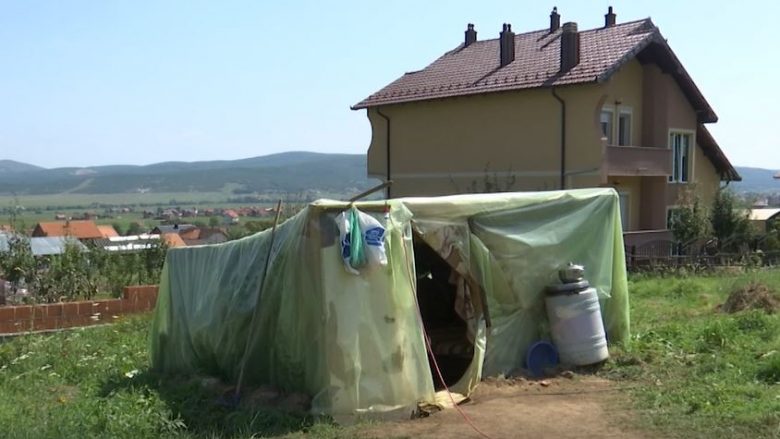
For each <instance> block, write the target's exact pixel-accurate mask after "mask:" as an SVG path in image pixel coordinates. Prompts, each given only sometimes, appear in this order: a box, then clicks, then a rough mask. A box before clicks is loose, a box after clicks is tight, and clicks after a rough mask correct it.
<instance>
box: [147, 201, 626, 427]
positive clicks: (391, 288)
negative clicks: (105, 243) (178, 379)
mask: <svg viewBox="0 0 780 439" xmlns="http://www.w3.org/2000/svg"><path fill="white" fill-rule="evenodd" d="M347 206H348V205H347V204H346V203H341V202H335V201H324V200H323V201H318V202H315V203H313V204H312V205H310V206H309V207H308V208H306V209H305V210H303V211H302V212H301V213H299V214H298V215H296V216H295V217H293V218H291V219H289V220H287V221H286V222H284V223H283V224H281V225H280V226H279V227H278V228H277V232H276V233H277V236H276V239H275V244H274V248H273V249H271V253H270V255H271V256H270V265H269V270H268V279H266V282H265V285H264V288H263V289H262V291H260V284H261V281H262V279H261V277H262V273H263V266H264V263H265V259H266V255H267V254H268V251H269V248H268V246H269V244H270V239H269V238H270V231H265V232H261V233H258V234H256V235H253V236H250V237H246V238H243V239H240V240H237V241H232V242H228V243H224V244H217V245H211V246H201V247H187V248H176V249H171V250H169V253H168V257H167V260H166V264H165V267H164V269H163V274H162V279H161V283H160V292H159V299H158V303H157V308H156V310H155V319H154V322H153V326H152V330H151V340H150V342H151V356H152V365H153V367H154V368H156V369H158V370H161V371H165V372H176V373H194V372H198V373H206V374H211V375H215V376H219V377H222V378H223V379H225V380H227V381H235V380H236V379H237V376H238V373H239V370H240V366H241V362H242V358H243V357H244V352H245V350H246V352H247V355H246V370H245V381H246V383H247V384H249V385H250V386H253V385H260V384H265V385H271V386H275V387H278V388H280V389H282V390H284V391H298V392H304V393H307V394H309V395H311V396H312V397H313V400H312V411H314V412H317V413H328V414H332V415H355V414H362V413H386V412H392V411H400V412H402V413H408V412H409V411H410V410H412V409H413V408H414V407H415V406H416V405H417V404H420V403H428V404H433V403H435V401H436V396H435V393H434V385H433V377H432V375H431V371H430V365H429V362H428V356H427V354H426V347H425V339H424V336H423V325H422V323H421V320H420V316H419V313H418V310H417V305H416V301H415V284H414V279H415V272H414V258H413V254H412V252H413V247H412V235H413V233H412V229H413V228H414V231H415V233H416V234H417V236H418V237H420V238H421V239H423V240H424V241H425V242H426V243H427V244H428V245H430V246H431V247H432V248H433V249H434V250H436V251H437V253H438V254H439V255H440V256H441V257H442V258H443V259H445V260H446V261H447V262H448V263H449V264H450V266H451V267H452V268H453V269H454V270H456V271H457V272H459V273H460V274H461V275H463V276H466V277H467V278H468V279H469V280H470V281H472V282H473V284H474V286H475V287H476V289H479V290H481V294H482V295H481V297H483V298H484V300H486V302H487V312H484V311H485V310H483V308H482V306H481V305H482V304H480V303H475V305H476V306H475V308H476V309H477V311H478V313H477V315H476V316H475V320H474V321H473V322H470V324H471V326H472V327H473V328H475V331H476V336H475V342H474V344H475V349H474V357H473V359H472V361H471V365H470V366H469V367H468V369H467V371H466V373H465V374H464V376H463V378H462V379H461V380H460V381H459V382H458V383H457V384H455V385H454V386H452V390H453V391H457V392H459V393H462V394H464V395H468V394H469V393H470V392H471V391H472V390H473V389H474V387H475V386H476V385H477V383H478V382H479V380H480V379H481V378H482V377H484V376H489V375H496V374H499V373H508V372H510V371H512V370H514V369H516V368H518V367H522V366H523V358H524V355H525V351H526V348H527V347H528V346H529V345H530V344H531V343H532V342H533V341H536V340H538V339H539V338H540V337H545V336H546V332H547V328H546V325H547V322H546V314H545V312H544V300H543V295H544V287H545V286H546V285H548V284H550V283H553V282H556V276H557V269H558V268H559V267H560V266H561V265H563V264H565V263H566V262H569V261H574V262H577V263H582V264H584V265H585V266H586V268H587V271H586V277H587V278H588V280H590V282H591V284H592V285H593V286H595V287H596V289H597V291H598V293H599V296H600V301H601V305H602V311H603V312H602V314H603V316H604V321H605V326H606V329H607V334H608V337H609V338H610V341H612V342H615V341H620V342H625V341H627V340H628V335H629V316H628V292H627V282H626V272H625V261H624V253H623V239H622V231H621V226H620V213H619V208H618V198H617V193H616V192H615V191H614V190H612V189H582V190H571V191H555V192H537V193H511V194H486V195H483V194H481V195H459V196H450V197H437V198H406V199H399V200H390V201H387V202H385V201H382V202H366V203H357V204H356V206H357V207H358V208H359V209H361V210H363V211H364V212H372V215H374V217H375V218H377V219H378V220H380V221H382V222H383V224H384V225H385V226H386V229H387V235H386V236H387V238H386V243H385V246H386V250H387V257H388V264H387V266H385V267H377V268H375V269H372V270H363V271H362V272H361V275H360V276H354V275H351V274H348V273H347V272H346V271H345V269H344V267H343V264H342V261H341V256H340V251H339V243H338V231H337V230H336V225H335V221H334V219H335V217H336V215H337V214H338V213H340V212H341V211H343V210H344V209H346V208H347ZM383 206H387V209H388V210H389V213H388V215H387V216H386V215H385V214H383V213H382V210H383ZM479 296H480V295H478V294H475V291H472V300H475V301H476V300H477V299H475V297H479ZM487 320H489V321H490V323H491V324H492V326H491V327H489V328H488V327H486V321H487Z"/></svg>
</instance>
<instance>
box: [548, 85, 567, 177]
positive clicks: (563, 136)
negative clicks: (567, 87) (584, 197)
mask: <svg viewBox="0 0 780 439" xmlns="http://www.w3.org/2000/svg"><path fill="white" fill-rule="evenodd" d="M550 90H552V95H553V97H554V98H555V99H557V100H558V102H559V103H560V104H561V189H566V101H564V100H563V98H561V97H560V96H559V95H558V92H557V91H556V90H555V87H553V88H551V89H550Z"/></svg>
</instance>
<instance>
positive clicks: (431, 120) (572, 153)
mask: <svg viewBox="0 0 780 439" xmlns="http://www.w3.org/2000/svg"><path fill="white" fill-rule="evenodd" d="M556 90H557V92H558V94H559V95H560V96H561V97H562V98H563V99H564V100H565V101H566V110H567V114H566V137H567V140H566V142H567V151H566V154H567V156H566V171H567V173H566V187H567V188H574V187H594V186H613V187H615V188H616V189H617V190H626V191H629V192H630V199H631V209H630V213H629V215H630V227H631V230H638V229H663V228H665V227H666V209H667V207H668V206H674V205H677V204H678V203H679V201H678V198H679V193H680V191H681V189H682V188H685V187H693V188H695V190H696V191H697V192H698V193H699V196H700V199H701V200H702V201H703V202H704V203H705V204H706V205H709V204H710V203H711V202H712V199H713V198H714V194H715V192H716V191H717V188H718V186H719V180H720V178H719V175H718V173H717V172H716V171H715V168H714V166H713V165H712V163H711V162H710V161H709V160H708V159H707V158H706V157H705V156H704V154H703V153H702V150H701V148H700V147H699V146H698V144H697V143H696V141H695V132H696V127H697V117H696V113H695V111H694V109H693V107H692V106H691V105H690V103H689V102H688V99H687V98H686V96H685V95H684V94H683V92H682V90H681V89H680V88H679V86H678V85H677V83H676V81H675V80H674V78H673V77H672V76H671V75H669V74H666V73H664V72H663V71H661V69H660V68H659V67H658V66H656V65H654V64H646V65H642V64H640V63H639V62H638V61H636V60H633V61H630V62H628V63H626V64H625V65H624V66H623V67H621V69H620V70H618V71H617V72H615V73H614V74H613V75H612V77H611V78H610V80H609V81H607V82H605V83H602V84H590V85H577V86H568V87H559V88H556ZM605 106H606V107H611V108H612V109H613V110H614V111H615V114H619V113H620V110H621V109H630V110H631V114H632V129H631V144H632V145H633V146H648V147H662V148H667V147H669V132H670V130H685V131H690V132H691V133H692V134H693V137H694V145H696V147H695V148H694V154H693V165H692V166H693V169H692V173H691V176H692V179H693V180H694V181H695V182H696V184H695V185H692V186H689V185H686V184H669V183H667V179H666V178H665V177H647V176H646V177H634V178H627V177H620V178H618V179H617V180H616V179H615V177H614V176H610V175H608V173H607V171H606V169H605V160H604V154H605V149H604V148H605V144H604V142H603V141H602V139H601V137H602V135H601V129H600V114H601V109H602V108H603V107H605ZM379 111H381V112H382V113H383V114H384V115H386V116H387V117H389V118H390V137H391V145H390V165H391V166H390V167H391V172H390V174H391V175H390V178H391V179H392V180H393V181H394V184H393V186H392V188H391V195H392V196H393V197H399V196H412V195H445V194H452V193H462V192H484V191H485V190H486V186H488V185H491V186H493V187H494V188H493V190H495V187H496V186H497V187H498V189H500V190H514V191H536V190H551V189H558V188H559V187H560V174H559V173H560V157H561V156H560V153H561V152H560V141H561V139H560V123H561V120H560V116H561V108H560V104H559V103H558V101H557V100H556V99H555V98H554V97H553V95H552V92H551V90H550V89H532V90H520V91H512V92H502V93H491V94H482V95H474V96H466V97H458V98H447V99H438V100H431V101H421V102H413V103H405V104H396V105H388V106H383V107H381V108H379V110H377V108H370V109H369V110H368V112H367V114H368V118H369V120H370V122H371V125H372V138H371V144H370V146H369V150H368V172H369V175H371V176H373V177H377V178H381V179H384V178H386V177H387V175H386V171H387V167H386V163H387V161H386V160H387V150H386V145H387V122H386V121H385V119H384V118H383V117H381V116H380V115H379ZM613 125H614V129H615V133H614V135H615V138H617V120H615V122H614V123H613ZM616 182H619V184H615V183H616Z"/></svg>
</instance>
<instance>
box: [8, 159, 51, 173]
mask: <svg viewBox="0 0 780 439" xmlns="http://www.w3.org/2000/svg"><path fill="white" fill-rule="evenodd" d="M41 169H43V168H41V167H40V166H35V165H31V164H28V163H22V162H17V161H14V160H0V175H4V174H18V173H22V172H29V171H39V170H41Z"/></svg>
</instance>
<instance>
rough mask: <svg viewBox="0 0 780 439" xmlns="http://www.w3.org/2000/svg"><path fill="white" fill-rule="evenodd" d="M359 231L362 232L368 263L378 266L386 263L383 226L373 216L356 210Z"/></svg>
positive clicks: (371, 265)
mask: <svg viewBox="0 0 780 439" xmlns="http://www.w3.org/2000/svg"><path fill="white" fill-rule="evenodd" d="M358 216H359V217H360V231H361V233H362V234H363V245H365V247H366V254H367V256H368V265H369V266H370V267H378V266H385V265H387V253H385V228H384V226H382V223H380V222H379V221H377V220H376V218H374V217H373V216H371V215H369V214H367V213H363V212H360V211H358Z"/></svg>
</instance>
